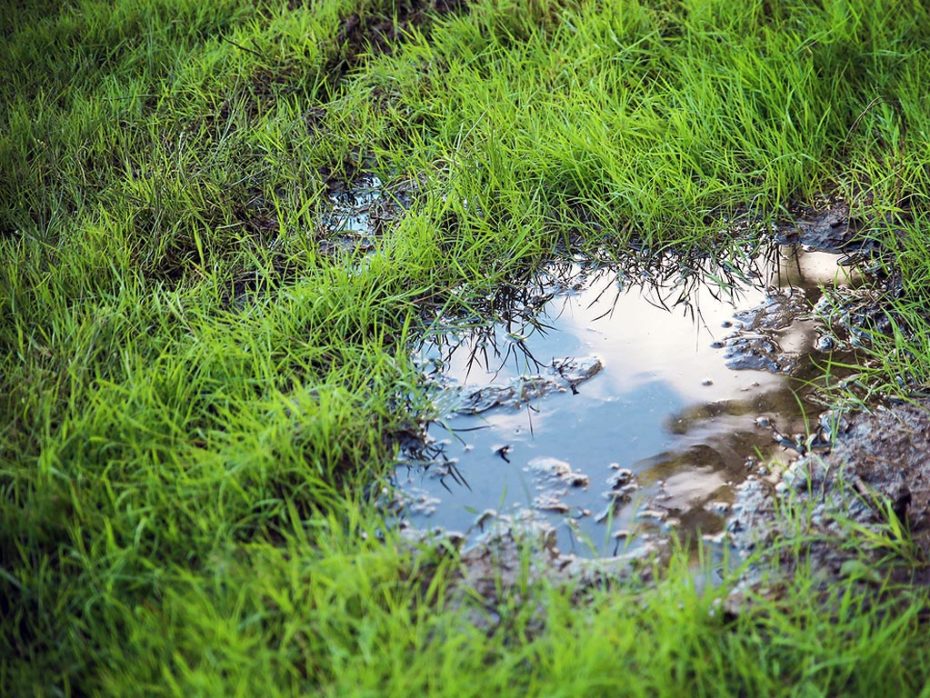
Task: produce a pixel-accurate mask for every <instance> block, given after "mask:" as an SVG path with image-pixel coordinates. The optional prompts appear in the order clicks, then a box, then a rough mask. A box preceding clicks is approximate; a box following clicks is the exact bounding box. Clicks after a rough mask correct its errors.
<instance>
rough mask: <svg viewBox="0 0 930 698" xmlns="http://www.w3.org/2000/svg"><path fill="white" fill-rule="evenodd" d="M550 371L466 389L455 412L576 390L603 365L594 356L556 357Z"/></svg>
mask: <svg viewBox="0 0 930 698" xmlns="http://www.w3.org/2000/svg"><path fill="white" fill-rule="evenodd" d="M550 368H551V375H531V376H519V377H517V378H515V379H514V380H513V381H511V382H510V383H509V384H507V385H489V386H485V387H483V388H479V389H477V390H472V391H470V392H467V393H466V394H465V395H464V396H463V399H462V402H461V404H460V405H459V406H458V407H457V408H456V410H455V411H456V412H457V413H458V414H463V415H475V414H481V413H483V412H487V411H488V410H491V409H494V408H495V407H512V408H515V407H520V406H521V405H524V404H526V403H528V402H530V401H531V400H535V399H537V398H541V397H543V396H544V395H546V394H548V393H552V392H563V393H564V392H567V391H568V390H571V391H572V392H573V393H577V392H578V385H579V384H581V383H583V382H584V381H586V380H590V379H591V378H593V377H594V376H596V375H597V374H598V373H600V371H601V369H603V368H604V364H603V363H602V362H601V360H600V359H599V358H598V357H596V356H590V357H583V358H565V359H556V360H554V361H553V362H552V365H551V367H550Z"/></svg>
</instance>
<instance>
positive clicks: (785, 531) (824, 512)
mask: <svg viewBox="0 0 930 698" xmlns="http://www.w3.org/2000/svg"><path fill="white" fill-rule="evenodd" d="M820 422H821V429H823V430H824V431H826V432H827V433H828V434H829V436H830V437H832V438H833V440H834V441H833V448H832V450H830V451H829V452H826V453H819V454H808V455H806V456H804V457H802V458H798V459H797V460H796V461H794V462H793V463H791V464H790V465H789V466H788V467H787V468H785V469H784V470H783V471H775V472H773V473H772V475H771V476H770V477H767V478H760V477H752V478H750V479H748V480H747V481H746V483H745V484H743V485H742V486H741V487H740V488H739V489H738V491H737V498H736V503H735V505H734V507H733V515H732V517H731V518H730V520H729V521H728V524H727V530H728V532H729V535H730V538H731V540H732V542H733V545H734V546H735V548H736V549H737V550H738V551H739V553H740V554H741V555H742V556H744V557H748V556H750V555H753V554H760V555H761V557H760V558H759V561H758V565H757V567H756V568H754V569H752V570H750V571H749V572H748V573H747V574H746V576H745V577H744V580H743V581H744V585H750V586H751V585H752V584H753V583H755V582H756V581H757V580H758V579H759V578H760V574H759V572H760V568H764V569H768V570H772V569H778V570H779V574H782V575H790V574H791V573H792V571H793V569H794V566H795V565H796V564H797V559H798V558H797V556H796V555H795V554H794V552H793V551H792V550H791V549H789V548H786V547H785V546H783V545H781V546H780V545H778V544H779V542H780V541H786V540H787V541H800V543H799V544H800V545H802V546H803V554H802V556H801V559H805V558H806V559H808V560H809V561H810V563H811V565H812V566H813V568H814V569H815V570H817V571H818V573H820V574H821V575H822V577H823V579H824V580H825V581H829V580H830V579H837V578H840V577H844V576H848V575H850V574H857V575H863V576H864V578H865V579H866V580H867V581H874V582H878V581H880V580H883V579H885V578H886V577H889V576H890V577H891V578H893V579H897V580H898V581H909V582H914V581H917V580H918V579H921V578H922V577H926V579H925V580H923V581H930V572H928V571H927V563H928V561H930V459H928V457H927V455H928V454H930V402H927V401H919V402H915V403H914V404H901V403H898V404H888V405H880V406H878V407H877V408H876V409H875V410H874V411H872V412H859V413H855V414H850V415H842V414H838V413H834V412H825V413H824V414H823V415H822V417H821V420H820ZM787 511H793V512H794V513H795V516H788V515H787V514H786V512H787ZM798 512H800V519H799V518H798V517H797V514H798ZM799 526H800V527H801V529H802V530H801V531H799V530H798V528H799ZM799 532H800V533H802V534H803V535H802V536H800V537H799V536H798V533H799ZM863 556H865V557H866V560H867V562H868V565H867V568H866V570H865V573H864V570H863V568H862V566H861V563H862V562H863ZM768 583H771V580H768Z"/></svg>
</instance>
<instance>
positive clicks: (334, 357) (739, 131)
mask: <svg viewBox="0 0 930 698" xmlns="http://www.w3.org/2000/svg"><path fill="white" fill-rule="evenodd" d="M292 5H294V6H293V7H291V6H289V5H288V4H287V3H284V2H261V3H250V2H240V1H238V0H197V1H196V2H194V1H193V0H160V1H145V2H143V1H142V0H119V2H116V3H104V2H96V1H93V0H84V1H79V0H76V1H74V2H69V3H63V4H60V5H59V4H51V3H49V4H45V5H43V4H42V3H34V2H21V3H17V4H16V5H15V6H14V5H12V4H10V5H9V6H5V7H4V9H3V10H2V13H3V15H2V19H3V27H4V39H3V41H2V43H0V67H2V69H3V70H2V75H3V78H2V80H0V260H2V261H0V345H2V347H3V351H2V353H0V414H2V419H0V489H2V502H3V505H2V510H0V531H2V533H0V610H2V613H0V629H2V632H0V658H2V659H0V687H2V688H3V692H4V693H9V694H11V695H28V694H37V695H43V694H44V695H55V694H65V695H68V694H84V693H102V694H120V695H122V694H153V693H165V694H185V695H186V694H217V695H227V694H245V695H248V694H268V693H284V694H289V693H296V692H310V691H319V692H323V693H329V694H338V695H342V694H399V693H404V694H409V693H410V692H411V691H417V692H430V693H449V694H456V695H465V694H473V693H478V692H482V693H484V692H486V691H494V690H497V691H499V692H514V693H516V692H520V693H524V692H533V693H547V694H555V693H558V694H566V695H568V694H592V693H594V694H597V693H603V694H616V693H630V694H643V695H652V694H655V693H664V694H681V693H685V692H687V693H689V694H691V693H693V694H711V693H712V694H715V695H716V694H727V693H734V694H747V693H748V694H754V695H755V694H760V695H761V694H781V693H790V692H794V693H799V694H804V695H820V694H836V693H839V692H843V693H850V694H852V693H860V694H863V695H869V694H873V695H874V694H876V693H879V692H881V693H888V692H891V691H894V690H897V691H903V692H906V693H916V692H917V691H918V690H919V689H920V688H921V687H922V686H923V685H924V684H925V682H926V680H927V678H928V677H927V668H926V667H927V666H930V664H928V662H927V659H928V657H927V653H928V649H927V647H928V645H927V643H926V641H925V640H924V637H925V629H924V628H923V627H922V625H921V618H922V609H923V608H924V607H925V599H924V598H923V597H922V596H920V595H917V596H915V597H914V599H913V603H911V604H910V605H909V606H906V607H904V608H898V607H894V608H891V607H886V608H883V607H882V606H881V605H880V604H879V605H877V606H876V605H875V604H874V603H871V595H870V594H868V593H865V592H863V591H862V590H861V589H860V588H859V587H858V586H855V585H850V586H849V587H848V588H837V589H836V590H835V591H834V592H833V593H834V595H835V596H834V599H833V601H832V602H831V603H828V604H826V605H825V604H824V602H823V599H822V598H821V597H820V596H818V595H817V594H813V593H811V590H810V586H809V585H811V584H814V583H815V581H814V577H813V575H811V574H807V575H799V577H798V580H797V582H796V585H795V586H794V587H792V588H791V589H788V590H786V591H785V592H784V596H783V597H782V598H780V599H779V600H777V601H775V600H762V601H760V603H759V605H758V606H757V607H756V609H755V610H753V611H751V612H750V613H748V614H746V615H742V616H740V617H739V618H737V619H735V620H732V619H726V618H724V615H723V614H722V613H721V612H720V611H719V609H718V608H717V606H716V605H715V603H716V601H717V600H718V599H719V598H721V597H722V595H723V594H724V593H725V591H726V588H724V589H721V590H716V591H711V592H709V593H705V594H700V593H698V592H697V591H696V590H695V589H694V588H693V585H692V584H691V581H690V576H689V575H688V574H687V573H686V571H684V570H683V569H681V565H678V566H677V567H676V566H674V565H673V567H672V569H671V570H670V571H669V572H668V574H667V575H665V576H664V577H663V580H662V581H660V582H659V583H658V584H657V585H656V586H655V587H654V588H649V589H632V588H631V589H614V590H611V591H610V592H606V591H605V592H600V593H598V594H597V595H596V598H595V600H594V601H593V602H592V603H591V604H590V605H585V606H582V607H576V606H575V605H573V604H572V603H571V602H570V596H569V595H568V592H565V591H559V590H553V589H547V588H544V587H542V588H534V590H533V591H532V594H533V596H532V598H533V599H534V600H538V602H539V604H542V606H543V607H544V608H545V611H546V613H545V626H544V628H543V629H542V630H539V629H538V628H537V629H534V626H533V622H534V621H533V615H534V614H533V609H535V608H536V606H537V605H538V604H534V603H529V604H526V605H525V606H523V607H520V606H518V605H517V604H516V601H514V600H507V599H505V600H504V601H503V602H502V607H501V613H502V616H503V617H504V619H505V623H504V624H503V625H502V627H501V629H500V630H498V632H496V633H494V634H491V635H490V636H489V635H487V634H486V633H483V632H482V631H480V630H479V629H477V628H475V627H473V626H472V625H471V624H470V623H469V622H468V616H467V615H466V614H465V611H463V610H462V609H456V608H453V607H449V606H448V604H446V603H445V602H444V601H443V599H444V598H445V596H444V593H443V592H444V590H445V589H446V588H447V587H448V585H449V584H450V583H451V581H452V579H453V577H454V568H455V565H454V562H449V561H445V562H440V563H434V562H432V561H429V562H423V561H422V560H420V561H417V560H416V559H414V558H413V557H412V556H411V554H410V553H409V551H406V549H405V548H404V547H403V546H402V545H400V544H399V543H398V542H397V541H396V540H395V539H394V538H393V536H392V535H390V534H389V535H388V538H387V542H385V543H382V542H376V541H377V540H378V536H377V534H378V532H379V530H380V527H379V519H378V513H377V511H376V510H375V509H374V507H373V506H372V504H371V503H370V501H369V498H368V497H367V496H366V493H367V492H369V491H370V487H371V486H372V483H375V482H378V481H379V479H380V478H383V477H384V475H385V473H386V471H387V470H388V469H389V467H390V465H389V464H390V461H391V458H392V449H393V446H392V441H391V436H392V434H396V433H397V432H399V431H402V430H404V429H410V428H412V426H414V425H415V423H416V420H417V418H418V416H419V415H421V414H423V413H424V412H425V411H428V409H429V405H428V403H427V401H426V397H425V396H424V395H423V393H422V391H421V389H420V388H419V387H418V384H417V380H416V374H415V372H414V370H413V368H412V366H411V365H410V362H409V360H408V357H407V354H406V347H407V345H408V342H409V340H410V339H411V337H412V336H413V335H414V334H415V332H416V331H417V330H418V329H419V328H420V326H421V322H422V311H423V309H424V308H444V309H445V310H446V311H447V312H450V313H454V312H456V311H461V310H463V309H466V308H468V307H471V306H473V305H474V304H475V303H477V302H478V300H479V299H480V298H482V297H483V296H484V295H485V294H486V293H487V292H489V291H491V290H493V289H494V288H496V287H497V286H499V285H500V284H501V283H502V282H503V281H506V280H513V279H519V278H520V277H521V276H522V275H524V274H525V273H526V272H527V271H528V270H531V269H532V268H534V267H535V266H536V265H537V264H538V263H539V261H540V260H542V259H544V258H546V257H548V256H551V255H553V254H557V253H559V251H560V250H561V251H564V250H565V249H566V248H568V247H572V248H582V249H587V250H595V249H597V250H604V249H607V250H609V251H611V253H612V254H616V255H622V254H624V253H625V252H626V251H628V250H629V249H630V247H631V246H637V247H643V246H645V247H648V248H650V249H659V248H666V247H675V248H679V249H696V248H702V249H713V250H717V251H719V252H720V253H722V251H724V250H726V249H728V248H730V247H731V246H732V245H733V244H734V243H733V240H732V238H731V236H730V235H729V234H728V233H726V231H725V228H726V226H724V225H723V224H722V223H721V221H722V220H723V219H724V218H732V217H740V216H742V217H753V218H757V219H762V220H764V219H766V218H769V217H772V216H774V215H777V214H778V213H779V211H780V210H782V208H783V207H785V206H787V205H788V204H789V203H791V202H792V201H795V200H803V199H804V198H806V197H809V196H811V195H813V194H815V193H818V192H821V191H825V190H830V189H837V190H839V191H840V192H842V193H844V194H845V195H846V196H847V198H849V199H850V200H851V201H852V203H853V206H854V209H855V210H856V212H857V213H858V214H860V215H862V216H864V217H866V218H867V219H868V220H870V221H872V222H873V223H872V226H871V230H870V234H872V235H874V236H876V237H877V238H879V240H880V241H881V242H882V244H883V245H884V249H885V250H886V252H887V259H886V263H887V264H888V266H889V271H893V272H894V273H895V274H899V275H900V279H901V289H902V291H901V293H900V294H899V295H898V296H897V297H894V298H891V299H889V302H890V303H891V304H892V306H893V308H894V311H895V318H896V323H897V325H896V326H897V327H898V328H899V331H897V332H895V333H894V334H893V335H892V336H890V337H887V338H878V339H879V340H880V343H879V345H878V347H877V350H876V355H877V356H879V357H881V358H882V362H883V363H881V364H880V365H879V366H878V367H877V368H876V370H875V372H874V376H873V378H874V382H875V384H876V385H878V386H879V387H882V388H884V389H890V390H894V391H898V392H900V391H901V390H902V388H901V386H900V384H899V382H898V381H897V377H898V376H906V378H907V379H908V380H910V381H913V382H916V383H923V382H926V381H927V379H928V377H930V347H928V346H927V336H928V333H927V327H928V323H927V320H926V312H925V308H927V307H928V303H930V254H928V249H927V236H926V234H925V231H926V226H925V215H926V214H925V213H924V209H925V207H926V206H925V205H926V197H927V195H928V192H930V186H928V183H930V179H928V178H930V170H928V168H927V161H928V150H927V149H928V146H927V143H930V138H928V136H930V110H928V109H927V105H926V100H925V94H924V77H925V76H926V75H927V73H928V69H930V58H928V53H927V49H928V46H930V37H928V35H927V33H926V31H925V27H926V26H927V21H928V19H930V18H928V14H930V13H928V11H927V10H926V8H925V7H924V6H923V4H922V3H918V2H911V3H908V2H904V3H901V2H891V1H890V0H873V1H871V2H866V1H865V0H862V1H858V2H854V1H852V0H824V1H823V2H821V3H809V2H800V1H796V2H782V3H773V2H764V1H762V0H759V1H757V2H751V1H745V2H739V3H733V2H723V1H722V0H719V1H717V0H687V1H686V2H666V1H660V0H656V1H655V2H635V1H633V0H624V1H622V2H620V1H617V2H612V3H607V2H600V3H599V2H593V1H590V0H580V1H573V0H560V1H554V0H480V1H476V2H474V3H470V4H468V5H462V6H457V7H456V6H449V5H441V6H440V5H434V6H433V8H434V9H431V8H425V9H424V8H423V7H422V6H418V5H415V4H414V0H403V1H402V2H398V3H396V4H395V3H391V2H387V1H386V0H320V1H319V2H315V3H312V4H311V3H306V4H303V5H302V4H300V3H292ZM439 10H443V11H442V12H440V11H439ZM446 10H449V11H446ZM385 37H387V38H385ZM358 171H366V172H373V173H375V174H378V175H379V176H380V177H381V178H382V179H383V180H385V181H388V182H396V181H399V180H402V179H412V180H414V181H417V182H418V191H417V194H416V197H415V198H416V201H415V204H414V206H413V207H412V209H411V210H410V211H409V212H408V213H407V214H406V215H405V216H404V217H403V218H402V219H401V220H399V221H398V222H397V223H396V224H395V225H393V226H391V227H390V228H389V229H388V230H387V231H386V233H385V234H384V235H383V237H382V238H381V239H379V241H378V245H377V251H376V254H374V255H373V256H371V257H370V258H369V259H368V260H367V261H366V262H365V263H364V264H360V263H359V260H358V259H357V258H353V257H351V256H348V257H346V256H332V255H328V254H324V253H323V252H321V247H320V233H319V221H320V217H321V215H322V214H323V212H324V210H325V205H326V199H325V192H326V182H327V181H328V179H329V178H330V177H336V178H345V179H351V178H352V177H353V176H354V175H355V173H356V172H358ZM889 222H890V223H891V225H888V223H889ZM721 231H723V232H721ZM243 278H250V279H255V280H257V281H255V283H253V284H252V285H251V286H246V287H245V290H246V293H247V295H248V302H246V303H238V304H237V303H232V302H231V298H233V297H235V296H236V295H237V294H240V292H242V290H243V286H242V285H241V280H242V279H243ZM363 532H367V533H368V536H367V539H364V538H363V537H362V535H361V534H362V533H363ZM840 586H841V587H842V585H840Z"/></svg>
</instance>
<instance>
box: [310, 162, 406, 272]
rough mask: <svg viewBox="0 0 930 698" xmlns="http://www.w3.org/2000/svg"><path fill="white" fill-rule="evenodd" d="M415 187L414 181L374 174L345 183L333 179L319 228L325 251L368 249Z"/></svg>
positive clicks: (398, 212) (397, 213)
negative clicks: (388, 179) (387, 181)
mask: <svg viewBox="0 0 930 698" xmlns="http://www.w3.org/2000/svg"><path fill="white" fill-rule="evenodd" d="M415 191H416V183H415V182H413V181H406V180H399V181H397V182H394V183H393V184H392V185H391V186H387V185H385V184H384V183H383V182H382V181H381V179H380V178H378V177H377V176H376V175H373V174H363V175H360V176H359V177H357V178H356V179H355V180H353V181H351V182H349V183H344V182H340V181H332V182H330V184H329V193H328V194H327V207H326V211H325V213H324V214H323V216H322V220H321V227H320V231H319V236H318V237H319V239H320V250H321V251H322V252H323V253H324V254H335V253H340V252H341V253H352V252H362V253H367V252H371V251H372V250H373V249H374V247H375V242H376V240H377V238H378V236H379V235H381V233H382V232H384V230H385V228H386V227H387V226H388V225H389V224H390V223H392V222H393V221H395V220H396V219H397V218H398V216H399V215H401V213H402V212H403V211H404V210H405V209H407V208H408V207H409V206H410V204H411V202H412V199H413V194H414V192H415Z"/></svg>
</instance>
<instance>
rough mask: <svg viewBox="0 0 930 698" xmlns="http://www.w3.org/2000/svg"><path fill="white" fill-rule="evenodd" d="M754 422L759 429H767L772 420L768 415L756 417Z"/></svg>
mask: <svg viewBox="0 0 930 698" xmlns="http://www.w3.org/2000/svg"><path fill="white" fill-rule="evenodd" d="M755 424H756V426H757V427H759V428H760V429H768V428H769V427H770V426H772V420H771V419H769V418H768V417H756V421H755Z"/></svg>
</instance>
